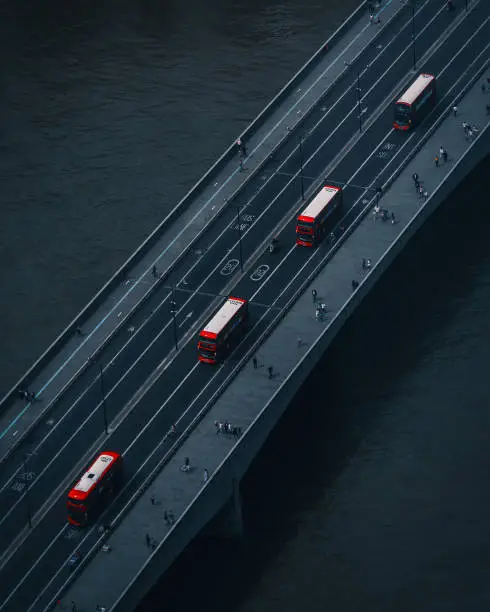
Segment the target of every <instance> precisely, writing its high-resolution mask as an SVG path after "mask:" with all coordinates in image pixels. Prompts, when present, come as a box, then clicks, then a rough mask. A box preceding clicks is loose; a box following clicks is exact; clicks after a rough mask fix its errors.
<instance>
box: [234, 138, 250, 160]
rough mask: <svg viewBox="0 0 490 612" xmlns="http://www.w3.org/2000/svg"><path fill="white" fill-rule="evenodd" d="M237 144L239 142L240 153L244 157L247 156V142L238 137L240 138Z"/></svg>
mask: <svg viewBox="0 0 490 612" xmlns="http://www.w3.org/2000/svg"><path fill="white" fill-rule="evenodd" d="M236 144H237V147H238V153H239V154H240V155H241V156H242V157H246V156H247V148H246V146H245V142H244V141H243V140H242V139H241V138H238V140H237V141H236Z"/></svg>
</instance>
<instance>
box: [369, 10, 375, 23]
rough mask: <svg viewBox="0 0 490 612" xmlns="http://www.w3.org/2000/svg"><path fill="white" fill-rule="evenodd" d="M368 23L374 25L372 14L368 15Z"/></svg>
mask: <svg viewBox="0 0 490 612" xmlns="http://www.w3.org/2000/svg"><path fill="white" fill-rule="evenodd" d="M369 23H370V24H371V25H372V24H373V23H374V14H373V13H369Z"/></svg>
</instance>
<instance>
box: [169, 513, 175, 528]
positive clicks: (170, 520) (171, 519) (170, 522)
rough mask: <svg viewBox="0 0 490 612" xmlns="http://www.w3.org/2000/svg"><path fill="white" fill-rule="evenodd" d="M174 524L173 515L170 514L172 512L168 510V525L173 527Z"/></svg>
mask: <svg viewBox="0 0 490 612" xmlns="http://www.w3.org/2000/svg"><path fill="white" fill-rule="evenodd" d="M174 523H175V517H174V513H173V512H172V510H169V511H168V524H169V525H173V524H174Z"/></svg>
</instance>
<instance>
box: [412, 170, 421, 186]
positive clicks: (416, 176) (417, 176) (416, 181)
mask: <svg viewBox="0 0 490 612" xmlns="http://www.w3.org/2000/svg"><path fill="white" fill-rule="evenodd" d="M412 178H413V182H414V183H415V184H417V183H418V182H419V175H418V174H417V173H416V172H414V173H413V174H412Z"/></svg>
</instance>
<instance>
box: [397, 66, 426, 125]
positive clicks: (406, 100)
mask: <svg viewBox="0 0 490 612" xmlns="http://www.w3.org/2000/svg"><path fill="white" fill-rule="evenodd" d="M435 103H436V77H435V76H434V75H433V74H421V75H419V76H418V77H417V78H416V79H415V81H414V82H413V83H412V84H411V85H410V87H409V88H408V89H407V91H406V92H405V93H404V94H403V95H402V96H401V98H399V99H398V100H397V101H396V102H395V119H394V121H393V127H394V128H395V129H397V130H403V131H407V130H410V129H411V128H413V127H415V126H416V125H417V124H418V123H420V122H421V121H422V119H423V118H424V117H425V116H426V115H427V114H428V113H429V111H430V110H431V109H432V108H434V105H435Z"/></svg>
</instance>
